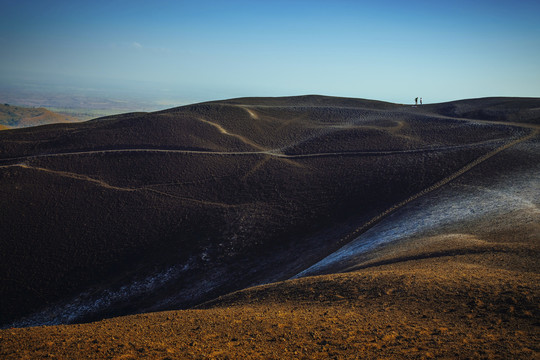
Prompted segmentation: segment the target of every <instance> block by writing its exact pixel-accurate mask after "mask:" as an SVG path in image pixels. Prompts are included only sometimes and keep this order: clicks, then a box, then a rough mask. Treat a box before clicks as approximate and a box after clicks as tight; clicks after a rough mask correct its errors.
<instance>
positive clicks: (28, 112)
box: [0, 104, 79, 130]
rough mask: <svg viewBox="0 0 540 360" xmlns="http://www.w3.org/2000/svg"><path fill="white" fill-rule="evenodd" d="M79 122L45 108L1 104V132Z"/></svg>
mask: <svg viewBox="0 0 540 360" xmlns="http://www.w3.org/2000/svg"><path fill="white" fill-rule="evenodd" d="M77 121H79V120H78V119H76V118H74V117H72V116H68V115H61V114H58V113H55V112H52V111H49V110H47V109H45V108H27V107H22V106H14V105H9V104H0V130H6V129H10V128H21V127H29V126H38V125H45V124H54V123H72V122H77Z"/></svg>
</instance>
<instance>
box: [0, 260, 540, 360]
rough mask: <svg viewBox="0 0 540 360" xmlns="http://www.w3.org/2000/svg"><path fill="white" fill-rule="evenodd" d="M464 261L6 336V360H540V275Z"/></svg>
mask: <svg viewBox="0 0 540 360" xmlns="http://www.w3.org/2000/svg"><path fill="white" fill-rule="evenodd" d="M463 260H465V261H461V260H460V258H459V257H455V258H448V259H447V260H444V261H441V259H437V260H422V261H415V262H404V263H402V264H399V265H387V266H382V267H377V268H374V269H369V270H368V269H365V270H362V271H358V272H352V273H346V274H337V275H326V276H319V277H312V278H304V279H299V280H292V281H286V282H282V283H277V284H273V285H266V286H260V287H255V288H251V289H248V290H245V291H241V292H238V293H234V294H231V295H229V296H226V297H224V298H221V299H219V300H218V301H217V302H216V303H214V304H208V306H209V307H210V308H208V309H200V310H184V311H170V312H160V313H153V314H142V315H134V316H127V317H119V318H113V319H108V320H104V321H101V322H96V323H90V324H80V325H68V326H53V327H36V328H26V329H7V330H3V331H1V332H0V357H2V358H5V359H35V358H60V359H75V358H77V359H82V358H106V359H138V358H150V359H227V358H231V359H239V358H254V359H285V358H287V359H349V358H351V359H355V358H359V359H360V358H368V359H370V358H396V357H398V358H413V359H417V358H479V359H484V358H486V359H491V358H494V359H497V358H507V359H532V358H537V356H538V355H539V352H538V351H539V348H538V344H539V343H540V332H539V328H538V326H539V319H540V318H539V316H538V315H539V311H538V310H539V309H538V303H539V301H538V300H539V298H538V294H539V291H538V290H539V289H538V284H539V283H540V282H539V280H540V279H539V276H538V275H536V274H533V273H530V272H516V271H509V270H503V269H495V268H492V267H489V266H484V265H475V264H472V263H470V261H469V260H471V258H470V257H469V259H467V257H466V256H465V257H464V259H463Z"/></svg>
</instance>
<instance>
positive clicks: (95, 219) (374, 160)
mask: <svg viewBox="0 0 540 360" xmlns="http://www.w3.org/2000/svg"><path fill="white" fill-rule="evenodd" d="M539 140H540V99H536V98H482V99H469V100H461V101H454V102H448V103H440V104H429V105H422V106H409V105H400V104H392V103H385V102H380V101H373V100H363V99H351V98H336V97H326V96H316V95H309V96H297V97H281V98H239V99H230V100H222V101H213V102H206V103H200V104H193V105H187V106H182V107H178V108H173V109H169V110H164V111H159V112H152V113H128V114H122V115H115V116H109V117H105V118H99V119H95V120H91V121H86V122H82V123H69V124H52V125H46V126H38V127H29V128H23V129H12V130H6V131H2V132H0V205H1V206H0V209H1V212H0V234H1V238H0V249H1V251H0V295H1V296H0V324H1V325H2V328H3V330H0V357H2V358H6V359H24V358H29V359H32V358H41V357H52V358H65V359H70V358H84V357H87V358H113V359H138V358H151V359H186V358H194V359H207V358H210V359H212V358H214V359H226V358H229V359H236V358H254V359H282V358H291V359H357V358H368V359H369V358H389V359H390V358H411V359H422V358H478V359H491V358H493V359H506V358H513V359H531V358H535V357H538V356H539V352H540V351H539V347H538V344H539V343H540V331H539V326H540V308H539V305H538V304H539V303H540V301H539V300H540V299H539V298H540V291H539V290H540V289H539V285H538V284H540V281H539V280H540V275H539V270H540V269H539V263H538V259H539V251H540V210H539V204H540V190H539V184H540V162H539V160H538V159H540V157H539V154H540V141H539Z"/></svg>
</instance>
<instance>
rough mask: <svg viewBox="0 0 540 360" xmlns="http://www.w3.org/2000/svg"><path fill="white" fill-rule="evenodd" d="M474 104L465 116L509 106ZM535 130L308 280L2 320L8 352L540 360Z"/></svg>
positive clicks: (397, 212) (344, 250)
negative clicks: (73, 318)
mask: <svg viewBox="0 0 540 360" xmlns="http://www.w3.org/2000/svg"><path fill="white" fill-rule="evenodd" d="M473 105H474V104H473ZM484 105H485V104H484ZM467 106H470V109H469V108H467V107H465V106H462V107H460V108H459V109H461V110H460V111H461V113H459V114H457V115H459V116H463V117H467V116H480V115H481V116H496V115H497V114H499V113H498V112H496V111H495V110H489V109H491V108H488V110H489V111H487V110H482V111H484V112H479V111H480V110H477V109H476V108H475V107H474V106H472V105H467ZM463 109H465V110H468V109H469V110H470V111H469V110H468V112H465V110H463ZM248 110H249V108H248ZM246 111H247V110H246ZM455 111H457V110H455V109H450V110H448V112H450V113H452V112H455ZM497 111H499V110H497ZM247 112H248V113H249V115H250V116H253V115H252V113H250V112H249V111H247ZM259 112H261V111H260V110H259ZM451 115H452V116H456V114H455V113H452V114H451ZM494 121H497V119H494ZM211 126H213V127H214V128H216V129H217V130H220V129H219V127H218V126H214V125H211ZM524 126H525V125H524ZM525 127H527V128H528V133H525V134H522V135H520V137H515V138H514V139H515V140H509V141H507V142H505V143H504V144H501V145H499V146H494V147H492V148H491V149H492V150H491V151H490V152H484V153H483V154H484V155H482V156H477V157H475V158H474V159H476V160H474V161H472V162H468V163H467V162H463V164H461V165H460V167H457V168H456V169H455V170H454V172H451V173H449V174H445V176H446V177H439V178H438V180H439V182H435V185H437V184H439V185H438V186H435V187H434V188H433V190H431V191H430V192H425V193H423V194H422V196H416V195H414V193H413V195H411V196H410V197H409V198H405V200H403V201H402V202H401V203H399V204H401V205H400V206H399V207H397V208H395V209H394V208H393V207H392V208H390V209H393V210H392V211H391V212H383V214H385V216H384V217H382V218H378V219H377V221H376V222H374V223H373V224H372V225H371V227H370V228H369V229H368V230H367V231H365V229H364V230H363V231H362V232H361V233H359V234H358V235H356V236H357V237H356V238H347V237H345V238H346V240H347V243H346V244H345V246H343V247H341V248H337V249H334V251H333V252H331V253H328V254H326V255H327V256H326V257H324V256H323V257H319V258H318V260H316V261H311V263H312V265H311V266H307V267H305V266H304V268H302V269H301V270H303V271H301V272H300V273H299V274H297V277H300V278H297V279H293V280H286V281H280V282H276V283H271V284H267V285H261V286H255V287H250V288H247V289H244V290H239V291H236V292H232V293H229V294H227V295H223V296H220V297H218V298H216V299H214V300H211V301H208V302H206V303H203V304H199V305H198V306H196V307H195V308H193V309H189V310H175V311H165V312H154V313H146V314H139V315H131V316H125V317H114V318H110V319H105V320H102V321H98V322H93V323H87V324H76V325H57V326H39V327H31V328H13V329H4V330H0V358H6V359H35V358H60V359H75V358H76V359H80V358H91V359H93V358H106V359H138V358H149V359H191V358H194V359H227V358H229V359H241V358H254V359H289V358H290V359H382V358H387V359H394V358H405V359H407V358H410V359H424V358H426V359H427V358H449V359H454V358H461V359H469V358H473V359H537V358H539V357H540V347H539V344H540V331H539V330H540V306H539V304H540V301H539V300H540V285H539V284H540V275H539V270H540V269H539V267H538V258H539V255H540V235H539V234H540V225H539V224H540V210H539V204H540V198H539V194H540V192H539V191H538V190H539V189H538V184H539V181H540V180H539V178H538V176H539V175H538V174H540V169H539V166H540V164H539V163H538V160H537V159H538V149H539V146H540V145H539V142H538V132H537V130H534V129H536V128H537V125H534V124H532V125H526V126H525ZM222 128H223V129H225V128H224V127H222ZM229 137H231V136H229ZM235 140H241V141H243V140H242V139H241V138H239V137H236V138H235ZM330 144H333V142H330ZM505 144H506V145H505ZM319 145H320V143H319ZM303 146H305V149H309V147H310V144H309V142H306V143H304V144H303ZM311 153H312V152H311ZM414 156H415V155H411V158H413V157H414ZM293 159H294V158H293ZM479 160H481V161H479ZM321 161H322V160H321ZM470 164H472V166H471V165H470ZM9 166H11V165H9ZM6 167H7V166H6ZM55 171H57V170H55ZM58 171H59V170H58ZM453 174H457V176H454V175H453ZM445 179H446V180H445ZM87 180H88V179H87ZM399 204H398V205H399ZM359 206H360V205H359ZM394 207H395V205H394ZM300 255H303V256H305V254H298V256H300ZM304 265H305V264H304ZM275 272H277V273H279V269H276V270H275ZM301 276H306V277H301ZM203 280H204V279H203Z"/></svg>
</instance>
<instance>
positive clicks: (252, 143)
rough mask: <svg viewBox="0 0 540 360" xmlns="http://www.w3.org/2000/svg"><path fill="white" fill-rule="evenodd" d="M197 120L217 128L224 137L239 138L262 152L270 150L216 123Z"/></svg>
mask: <svg viewBox="0 0 540 360" xmlns="http://www.w3.org/2000/svg"><path fill="white" fill-rule="evenodd" d="M197 120H199V121H202V122H203V123H206V124H208V125H211V126H213V127H215V128H216V129H218V131H219V132H220V133H222V134H223V135H227V136H232V137H234V138H237V139H238V140H240V141H242V142H243V143H244V144H247V145H249V146H252V147H254V148H256V149H259V150H262V151H266V150H268V149H267V148H264V147H262V146H261V145H259V144H256V143H254V142H253V141H251V140H250V139H248V138H246V137H244V136H242V135H239V134H233V133H230V132H228V131H227V129H225V128H224V127H223V126H221V125H219V124H216V123H215V122H212V121H209V120H206V119H203V118H200V117H199V118H197Z"/></svg>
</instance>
